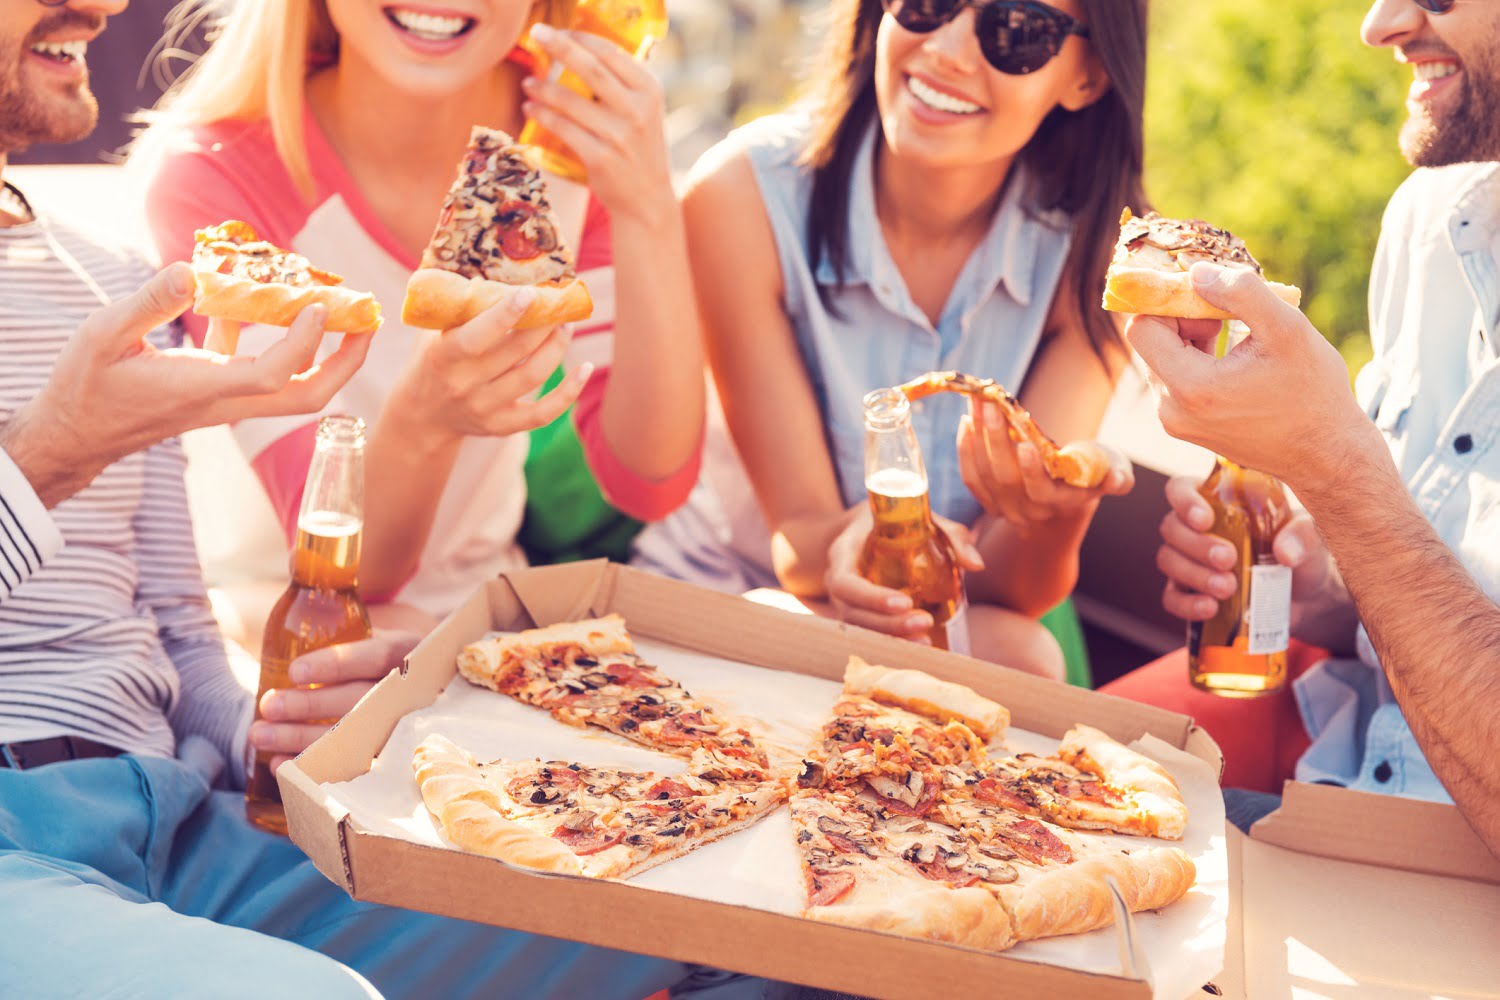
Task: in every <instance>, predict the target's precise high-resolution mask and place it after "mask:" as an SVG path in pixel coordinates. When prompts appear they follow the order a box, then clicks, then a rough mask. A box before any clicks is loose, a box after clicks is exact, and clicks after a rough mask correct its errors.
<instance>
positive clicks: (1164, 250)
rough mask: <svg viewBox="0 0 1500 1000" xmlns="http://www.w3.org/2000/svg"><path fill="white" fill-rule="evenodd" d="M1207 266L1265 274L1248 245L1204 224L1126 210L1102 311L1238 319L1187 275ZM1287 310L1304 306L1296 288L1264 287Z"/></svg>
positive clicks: (1276, 285) (1277, 285) (1300, 294)
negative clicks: (1205, 296)
mask: <svg viewBox="0 0 1500 1000" xmlns="http://www.w3.org/2000/svg"><path fill="white" fill-rule="evenodd" d="M1200 261H1207V262H1208V263H1210V264H1219V265H1222V266H1224V267H1240V268H1247V269H1249V270H1252V271H1254V272H1255V273H1256V274H1263V273H1264V272H1263V271H1262V269H1261V266H1260V262H1259V261H1257V260H1256V259H1255V258H1254V257H1253V256H1251V254H1250V251H1249V249H1247V248H1246V246H1245V241H1244V240H1242V239H1240V238H1239V237H1237V236H1235V235H1233V234H1232V233H1229V232H1226V231H1225V230H1223V229H1216V228H1215V227H1213V226H1211V225H1209V224H1208V223H1207V222H1204V221H1203V220H1201V219H1169V218H1167V217H1166V216H1162V215H1158V214H1157V213H1155V212H1148V213H1146V214H1145V215H1144V216H1140V217H1137V216H1135V215H1132V214H1131V211H1130V209H1128V208H1127V209H1125V211H1124V213H1123V214H1122V215H1121V216H1120V239H1119V241H1118V242H1117V243H1116V244H1115V254H1114V258H1113V259H1112V260H1111V261H1110V265H1109V270H1108V272H1107V273H1106V275H1105V286H1104V308H1105V309H1107V310H1109V311H1110V312H1119V313H1132V314H1135V315H1142V316H1175V317H1178V318H1179V319H1220V320H1223V319H1234V317H1233V316H1231V315H1230V314H1229V313H1227V312H1225V311H1224V310H1222V309H1220V308H1219V307H1218V306H1215V305H1211V304H1209V303H1208V302H1207V301H1206V300H1205V299H1203V298H1202V297H1201V296H1200V295H1199V294H1198V293H1197V292H1196V291H1195V290H1194V289H1193V282H1192V279H1191V278H1190V277H1189V276H1188V272H1189V271H1191V270H1192V267H1193V265H1194V264H1196V263H1198V262H1200ZM1266 284H1267V285H1269V286H1270V288H1271V291H1273V292H1275V293H1276V295H1277V296H1278V297H1279V298H1281V299H1282V301H1284V302H1286V303H1287V304H1288V305H1292V306H1297V305H1300V304H1301V302H1302V290H1301V289H1299V288H1297V287H1296V286H1295V285H1283V284H1279V283H1278V282H1275V281H1268V282H1266Z"/></svg>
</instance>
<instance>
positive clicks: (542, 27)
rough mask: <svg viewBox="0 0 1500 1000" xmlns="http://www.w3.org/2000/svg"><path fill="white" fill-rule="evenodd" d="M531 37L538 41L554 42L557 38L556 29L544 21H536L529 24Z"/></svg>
mask: <svg viewBox="0 0 1500 1000" xmlns="http://www.w3.org/2000/svg"><path fill="white" fill-rule="evenodd" d="M531 37H532V38H535V39H536V40H537V41H539V42H554V41H556V40H557V29H556V28H554V27H552V25H550V24H548V23H546V22H545V21H538V22H537V23H536V24H533V25H532V26H531Z"/></svg>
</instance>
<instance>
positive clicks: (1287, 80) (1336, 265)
mask: <svg viewBox="0 0 1500 1000" xmlns="http://www.w3.org/2000/svg"><path fill="white" fill-rule="evenodd" d="M254 2H256V0H211V2H210V3H209V4H207V5H206V6H202V7H200V8H198V9H199V10H200V13H202V14H204V15H208V14H211V13H213V11H214V10H215V8H220V9H222V8H227V7H228V6H230V5H231V4H233V3H254ZM827 2H828V0H667V6H668V10H669V13H670V15H671V18H672V22H673V28H672V32H671V35H670V36H669V38H668V39H667V41H666V42H665V43H664V44H662V45H661V46H659V47H658V49H657V51H656V53H655V54H654V55H653V58H652V65H653V66H654V68H655V69H656V71H657V72H658V73H659V74H660V75H661V77H662V80H663V82H664V83H665V86H666V90H667V105H668V108H669V119H668V137H669V141H670V143H671V146H672V154H673V161H674V165H675V167H676V168H677V169H678V170H679V171H685V170H687V169H688V168H689V167H691V165H692V164H693V162H694V160H695V159H696V158H697V157H698V156H699V155H701V154H702V153H703V151H704V150H706V149H707V148H708V147H709V146H711V145H713V144H714V143H715V142H717V141H718V140H719V139H720V138H721V137H722V136H723V135H724V134H725V133H726V132H727V131H728V130H729V129H731V128H733V127H734V126H735V125H737V124H741V123H744V122H746V121H749V120H750V119H752V118H754V117H756V116H758V115H761V114H765V113H767V112H770V111H775V110H777V109H779V108H782V107H785V106H786V105H787V104H788V103H789V102H791V101H793V100H795V99H796V97H797V92H798V83H799V79H800V78H801V76H802V71H803V69H804V68H805V67H806V66H807V65H808V63H809V62H810V60H811V59H812V57H813V51H814V49H815V46H816V42H817V39H818V38H819V37H820V34H821V18H822V15H823V12H824V11H825V10H826V8H827ZM177 5H178V4H177V0H132V3H131V5H130V8H129V9H128V11H127V12H126V13H125V14H124V15H122V16H120V17H116V18H114V19H112V20H111V22H110V27H109V31H108V33H107V34H106V35H105V36H104V37H103V39H102V40H101V41H100V42H98V43H96V44H95V45H94V46H92V47H91V49H90V52H89V56H88V60H89V64H90V67H91V70H92V72H93V75H94V79H95V84H94V90H95V93H96V94H97V95H98V97H99V101H100V105H101V117H100V128H99V130H98V131H97V133H96V134H95V135H94V136H93V137H92V139H91V140H90V141H89V142H85V143H79V144H77V145H74V146H69V147H66V148H37V149H33V150H31V151H29V152H28V153H27V154H25V155H22V156H17V157H14V158H13V160H14V161H15V162H18V163H27V164H34V166H27V167H23V168H22V169H20V170H16V171H13V172H11V171H8V172H7V177H8V178H15V179H17V180H18V181H19V183H21V185H22V186H23V188H25V189H26V190H28V191H29V192H30V193H31V194H32V195H33V197H36V198H37V199H38V201H39V203H40V204H43V205H46V206H48V207H49V209H50V210H51V211H53V212H56V213H58V214H62V215H65V216H69V215H71V216H74V217H76V218H80V219H84V218H86V219H87V221H88V222H89V223H90V224H91V225H93V226H95V227H98V226H100V225H102V224H107V225H109V226H112V227H114V228H115V229H118V230H119V231H118V232H117V233H115V235H116V236H117V237H118V238H119V239H121V240H123V241H131V240H133V239H139V233H138V232H137V226H138V223H137V222H135V221H133V220H132V217H131V201H132V199H131V197H130V194H129V192H130V190H131V189H130V187H129V186H128V185H127V184H126V183H124V181H123V180H122V177H121V175H122V174H123V171H120V170H118V169H116V168H113V167H109V166H99V165H98V164H107V163H111V162H118V160H119V159H120V156H119V152H120V150H122V149H123V148H124V147H125V146H126V145H127V144H128V142H129V139H130V136H131V133H132V129H133V126H132V124H131V122H130V119H131V116H132V115H133V114H135V113H136V112H137V111H138V110H139V109H140V108H142V107H149V106H150V105H151V104H153V103H154V102H155V101H156V99H157V97H158V96H159V95H160V93H161V91H162V89H163V88H164V87H165V86H166V85H167V84H168V83H169V82H170V80H171V79H173V78H174V77H175V75H176V74H177V73H180V72H181V70H182V69H183V67H185V66H186V65H188V64H189V62H190V61H191V59H192V58H193V57H194V56H195V55H196V54H197V53H200V52H201V51H202V50H203V47H204V35H205V31H204V28H205V27H206V25H205V24H204V23H197V22H191V23H188V24H186V25H184V26H183V27H185V28H186V29H187V30H184V31H182V32H181V33H180V37H174V38H173V40H172V43H171V44H170V45H165V46H164V45H163V44H162V42H161V39H162V34H163V23H164V19H165V18H166V17H167V16H168V14H169V13H170V12H171V11H172V10H173V9H174V8H175V7H177ZM1368 7H1369V0H1217V2H1215V0H1153V3H1152V38H1151V45H1152V51H1151V63H1150V85H1149V94H1148V106H1147V118H1146V129H1147V186H1148V190H1149V191H1150V194H1151V197H1152V198H1153V199H1154V201H1155V204H1156V207H1158V208H1159V209H1160V210H1162V211H1163V212H1166V213H1168V214H1173V215H1185V216H1201V217H1203V218H1207V219H1210V220H1212V221H1213V222H1215V223H1216V224H1217V225H1220V226H1224V227H1226V228H1228V229H1230V230H1232V231H1233V232H1236V233H1238V234H1240V235H1241V236H1243V237H1244V238H1245V240H1246V241H1247V243H1248V244H1249V245H1250V247H1251V248H1252V249H1253V250H1254V252H1255V254H1256V255H1257V256H1258V257H1259V258H1260V260H1261V261H1262V262H1264V263H1265V264H1266V267H1267V270H1268V272H1269V274H1270V275H1271V276H1272V277H1273V278H1276V279H1277V280H1281V281H1286V282H1291V283H1294V284H1297V285H1299V286H1301V288H1302V289H1303V291H1304V306H1305V308H1306V310H1307V313H1308V315H1309V316H1310V317H1311V318H1312V319H1313V321H1314V322H1315V323H1316V324H1317V326H1318V328H1319V329H1320V330H1322V331H1323V333H1324V334H1325V335H1326V336H1327V337H1328V338H1329V339H1330V340H1331V341H1333V343H1334V344H1335V345H1337V346H1338V348H1339V349H1340V350H1341V351H1342V352H1343V354H1344V357H1345V358H1346V359H1347V360H1348V361H1349V364H1350V370H1351V375H1352V373H1353V372H1354V371H1356V370H1357V369H1358V367H1359V366H1360V365H1361V364H1363V362H1364V361H1365V360H1367V359H1368V357H1369V338H1368V335H1367V332H1366V322H1367V321H1366V306H1365V296H1366V283H1367V281H1368V278H1369V269H1370V261H1371V257H1372V255H1373V253H1374V248H1375V241H1376V238H1377V236H1378V235H1379V229H1380V217H1381V213H1382V210H1383V208H1384V206H1385V203H1386V200H1387V199H1388V198H1389V197H1390V195H1391V193H1392V192H1393V191H1394V190H1395V189H1396V187H1397V186H1398V185H1399V184H1400V183H1401V180H1402V179H1403V178H1404V177H1405V175H1406V173H1407V167H1406V165H1405V163H1404V162H1403V161H1402V159H1401V157H1400V155H1399V153H1398V152H1397V146H1396V133H1397V130H1398V126H1399V123H1400V121H1401V118H1402V116H1403V114H1404V112H1403V109H1402V102H1403V99H1404V94H1405V91H1406V88H1407V83H1408V79H1409V78H1408V76H1407V73H1406V72H1405V71H1403V70H1402V69H1400V68H1399V67H1397V66H1396V64H1395V62H1394V61H1393V59H1392V58H1391V55H1390V53H1389V52H1387V51H1377V50H1372V49H1368V48H1366V47H1365V46H1364V45H1363V44H1362V43H1361V42H1360V39H1359V29H1360V21H1361V19H1362V18H1363V17H1364V14H1365V12H1366V10H1367V9H1368ZM49 164H96V166H66V167H63V166H48V165H49ZM102 220H109V221H108V222H107V223H104V222H103V221H102ZM1099 437H1100V439H1101V440H1103V441H1105V442H1106V443H1108V444H1111V445H1113V446H1115V447H1117V448H1119V449H1120V450H1121V451H1123V452H1124V453H1125V454H1126V455H1128V456H1129V457H1130V458H1131V460H1132V461H1133V462H1134V463H1135V465H1136V475H1137V487H1136V489H1135V491H1134V492H1133V493H1132V494H1131V495H1130V496H1128V497H1125V498H1122V499H1119V500H1112V501H1111V502H1109V503H1106V504H1103V505H1101V507H1100V509H1099V513H1098V515H1097V517H1096V518H1095V521H1094V525H1093V527H1092V529H1091V530H1090V533H1089V536H1088V538H1087V540H1086V541H1085V543H1084V547H1083V551H1082V553H1081V557H1080V577H1079V583H1078V587H1077V589H1076V591H1075V593H1074V602H1075V605H1076V607H1077V609H1078V612H1079V615H1080V617H1081V618H1082V620H1083V624H1084V631H1085V636H1086V640H1087V646H1088V652H1089V657H1090V659H1091V661H1092V664H1093V671H1094V677H1095V680H1096V681H1098V682H1103V681H1106V680H1109V679H1110V678H1111V677H1114V676H1117V675H1119V674H1120V673H1122V672H1124V671H1125V670H1128V669H1130V668H1132V667H1134V666H1137V665H1139V664H1141V663H1144V662H1146V661H1147V660H1149V659H1151V658H1153V657H1154V656H1156V655H1159V654H1161V653H1165V652H1167V651H1169V650H1172V649H1175V648H1177V647H1179V646H1181V645H1182V641H1183V627H1182V624H1181V623H1180V622H1178V621H1175V620H1173V619H1171V618H1169V617H1168V616H1167V615H1166V614H1165V612H1164V611H1163V610H1162V608H1161V602H1160V594H1161V584H1162V581H1161V578H1160V576H1159V574H1158V573H1157V572H1156V569H1155V550H1156V546H1157V544H1158V536H1157V525H1158V524H1159V522H1160V520H1161V517H1162V515H1163V514H1164V513H1165V509H1166V507H1165V501H1164V499H1163V486H1164V483H1165V480H1166V478H1167V477H1168V476H1172V475H1191V476H1196V477H1199V478H1201V477H1202V476H1203V475H1205V474H1206V473H1207V472H1208V470H1209V468H1210V467H1211V465H1212V458H1211V456H1209V455H1208V454H1207V453H1205V452H1202V451H1201V450H1199V449H1197V448H1194V447H1192V446H1190V445H1185V444H1183V443H1182V442H1178V441H1174V440H1172V439H1171V438H1168V437H1167V436H1166V434H1165V433H1164V432H1163V431H1162V429H1161V424H1160V422H1159V421H1158V420H1157V417H1156V406H1155V399H1154V397H1153V395H1152V393H1151V391H1150V389H1149V388H1148V387H1147V385H1146V384H1145V382H1144V380H1143V379H1142V378H1140V377H1139V376H1138V374H1137V373H1135V372H1127V373H1126V376H1125V378H1124V379H1122V383H1121V385H1120V387H1119V389H1118V390H1117V392H1116V395H1115V399H1114V401H1113V403H1112V404H1111V407H1110V410H1109V413H1108V414H1107V415H1106V417H1105V421H1104V426H1103V427H1102V428H1101V430H1100V434H1099ZM187 443H188V450H189V454H190V455H191V457H192V464H191V466H190V469H189V490H190V501H191V502H192V504H193V509H194V533H195V535H196V537H197V541H198V547H199V552H200V555H201V556H202V558H203V562H204V566H205V570H206V572H207V574H208V576H209V580H210V582H211V584H213V585H214V590H213V592H212V593H213V595H214V599H215V609H216V613H218V615H219V617H220V621H221V623H222V624H223V625H224V626H225V628H226V631H227V632H228V634H230V635H231V636H233V637H236V638H244V637H247V636H248V637H249V638H251V639H253V637H254V635H256V634H258V622H255V623H253V624H252V623H251V621H250V619H246V621H245V622H243V623H241V624H242V625H243V626H244V627H243V628H236V626H235V624H234V623H235V621H236V615H237V614H238V613H239V611H238V609H240V608H242V607H251V606H254V600H253V599H251V598H247V597H246V596H245V595H246V594H251V595H254V594H258V593H259V591H258V590H256V589H255V588H257V587H259V588H262V589H266V586H267V585H266V581H267V580H269V581H272V585H270V586H269V589H266V593H268V594H269V595H270V597H271V598H274V596H275V594H276V593H279V591H280V589H281V580H282V579H283V578H284V577H283V574H284V540H283V539H282V538H281V536H280V533H279V530H278V529H277V528H276V526H275V521H274V518H273V517H272V516H271V515H270V512H269V507H268V506H267V505H266V502H265V499H264V496H263V493H262V491H261V489H260V487H259V486H258V484H257V483H256V482H255V480H254V477H253V475H252V474H251V473H250V471H249V469H248V467H247V466H245V463H244V462H243V460H242V459H239V458H238V452H237V449H236V448H235V447H234V445H233V444H232V443H231V442H230V441H229V439H228V435H227V432H224V431H223V429H222V428H220V429H216V430H210V431H202V432H195V434H193V435H189V436H188V442H187ZM230 495H232V496H233V497H234V500H233V502H232V503H226V500H225V498H226V497H227V496H230ZM231 510H233V511H237V512H238V513H236V514H234V515H233V516H231V515H230V514H229V513H227V512H228V511H231ZM254 511H258V515H256V514H255V513H254ZM247 552H254V553H256V556H255V558H254V559H253V560H248V559H247V557H246V553H247ZM263 610H264V609H262V611H263ZM252 617H253V616H252ZM245 641H249V640H248V639H247V640H245Z"/></svg>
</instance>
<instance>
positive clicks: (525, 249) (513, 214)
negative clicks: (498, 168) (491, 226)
mask: <svg viewBox="0 0 1500 1000" xmlns="http://www.w3.org/2000/svg"><path fill="white" fill-rule="evenodd" d="M536 216H537V210H536V206H534V205H532V204H531V203H530V202H525V201H507V202H505V203H504V204H502V205H501V206H500V207H499V208H497V209H496V210H495V237H496V240H497V242H498V243H499V244H500V250H501V252H502V253H504V254H505V256H507V257H509V258H510V259H511V260H531V259H533V258H535V257H540V256H541V255H542V249H541V247H539V246H537V242H536V240H535V239H534V238H532V237H530V236H528V235H526V233H525V231H524V228H525V226H526V223H528V222H530V221H531V220H532V219H534V218H536Z"/></svg>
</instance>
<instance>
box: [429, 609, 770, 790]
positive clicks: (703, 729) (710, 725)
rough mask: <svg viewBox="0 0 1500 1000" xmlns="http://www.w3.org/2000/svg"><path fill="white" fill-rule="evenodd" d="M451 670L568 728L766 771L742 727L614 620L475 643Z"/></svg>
mask: <svg viewBox="0 0 1500 1000" xmlns="http://www.w3.org/2000/svg"><path fill="white" fill-rule="evenodd" d="M458 668H459V671H460V673H462V674H463V676H464V677H465V678H466V679H467V680H468V681H469V682H470V683H473V684H477V685H479V686H481V687H487V688H490V689H491V690H493V691H498V692H499V693H501V694H505V695H509V696H510V697H512V698H515V699H516V700H518V701H521V702H524V703H525V704H528V705H533V706H536V707H538V708H544V709H546V710H547V711H549V712H551V713H552V716H553V718H555V719H557V720H559V721H561V722H565V723H567V724H568V725H573V726H598V727H600V728H602V729H608V730H609V731H610V732H613V733H617V734H619V735H620V736H623V737H625V738H626V739H629V740H633V741H635V742H637V743H641V744H643V745H645V746H648V747H651V748H653V749H655V750H660V751H663V752H665V753H669V754H673V755H675V756H678V757H691V756H693V755H694V754H695V753H699V752H700V751H701V752H702V753H704V754H706V755H707V756H708V757H709V758H711V759H712V760H713V761H714V762H715V765H716V766H717V767H719V768H722V769H724V770H726V771H728V772H732V773H734V774H736V775H737V776H738V777H742V778H763V777H766V776H768V775H769V774H770V770H771V767H770V761H769V758H768V756H767V754H766V750H765V748H764V747H763V746H761V744H760V741H759V740H757V739H756V738H755V737H754V736H753V735H751V733H750V732H749V730H748V729H746V728H745V726H744V725H743V724H741V723H739V722H736V721H735V720H732V719H729V718H728V717H726V716H724V715H722V714H721V713H720V712H719V711H718V710H717V709H715V708H714V707H713V706H712V705H709V704H706V703H704V702H701V701H698V700H697V699H695V698H693V697H692V695H691V694H689V693H688V692H687V690H685V689H684V688H683V687H682V685H681V684H679V683H678V682H676V681H675V680H673V679H671V678H670V677H667V676H666V675H665V674H663V673H662V672H661V671H660V670H658V669H657V668H656V667H654V666H651V665H650V664H648V663H644V662H642V661H641V659H640V657H638V656H636V655H635V644H634V643H633V642H632V641H631V639H630V634H629V633H628V632H627V631H626V629H625V621H624V619H622V618H621V617H620V616H619V615H609V616H607V617H605V618H597V619H593V620H590V621H584V622H568V623H563V624H558V625H549V626H547V627H545V628H537V629H530V630H527V631H524V632H511V633H501V634H499V635H496V636H494V637H491V638H487V639H482V640H480V641H479V642H476V643H471V644H470V645H468V646H466V647H465V648H464V649H463V651H462V652H461V653H460V654H459V657H458Z"/></svg>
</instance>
